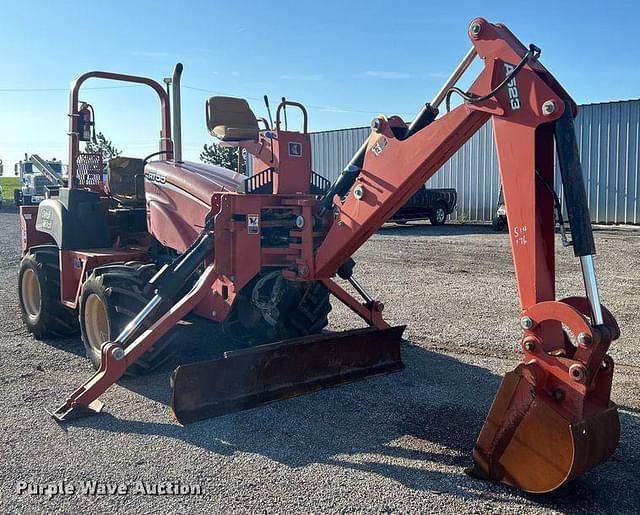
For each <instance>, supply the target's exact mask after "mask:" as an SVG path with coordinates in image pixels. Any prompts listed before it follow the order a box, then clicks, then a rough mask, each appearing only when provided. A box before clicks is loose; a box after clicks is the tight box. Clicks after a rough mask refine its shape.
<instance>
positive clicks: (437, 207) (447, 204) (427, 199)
mask: <svg viewBox="0 0 640 515" xmlns="http://www.w3.org/2000/svg"><path fill="white" fill-rule="evenodd" d="M457 202H458V193H457V192H456V190H455V189H454V188H440V189H427V188H426V187H424V186H423V187H422V188H420V189H419V190H418V191H417V192H416V193H415V194H414V195H413V197H411V198H410V199H409V200H408V201H407V203H406V204H405V205H404V206H402V207H401V208H400V209H398V211H396V213H395V214H394V215H393V216H392V217H391V218H390V219H389V222H396V223H399V224H406V223H407V222H409V221H411V220H427V219H429V220H431V224H432V225H442V224H444V223H445V222H446V221H447V216H449V215H450V214H451V213H452V212H453V210H454V209H455V207H456V203H457Z"/></svg>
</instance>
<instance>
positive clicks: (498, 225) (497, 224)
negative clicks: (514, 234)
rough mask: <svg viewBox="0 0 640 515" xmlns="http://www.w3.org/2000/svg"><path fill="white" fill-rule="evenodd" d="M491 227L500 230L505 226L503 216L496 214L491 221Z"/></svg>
mask: <svg viewBox="0 0 640 515" xmlns="http://www.w3.org/2000/svg"><path fill="white" fill-rule="evenodd" d="M491 227H493V230H494V231H496V232H502V231H504V230H505V228H506V227H507V221H506V220H505V219H504V218H503V217H501V216H497V217H495V218H494V219H493V221H492V222H491Z"/></svg>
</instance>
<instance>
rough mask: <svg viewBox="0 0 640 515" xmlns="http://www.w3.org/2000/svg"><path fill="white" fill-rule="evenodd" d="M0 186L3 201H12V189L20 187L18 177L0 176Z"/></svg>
mask: <svg viewBox="0 0 640 515" xmlns="http://www.w3.org/2000/svg"><path fill="white" fill-rule="evenodd" d="M0 186H2V198H3V199H4V201H5V202H11V203H13V190H17V189H19V188H20V177H0Z"/></svg>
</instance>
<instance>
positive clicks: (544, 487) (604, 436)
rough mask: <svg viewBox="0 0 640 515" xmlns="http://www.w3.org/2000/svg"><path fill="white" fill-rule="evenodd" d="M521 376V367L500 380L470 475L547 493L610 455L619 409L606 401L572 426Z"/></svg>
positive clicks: (548, 400) (617, 434) (530, 490)
mask: <svg viewBox="0 0 640 515" xmlns="http://www.w3.org/2000/svg"><path fill="white" fill-rule="evenodd" d="M524 375H526V370H524V367H523V366H520V367H518V368H517V369H516V370H515V371H514V372H509V373H507V374H506V375H505V377H504V379H503V380H502V384H501V385H500V388H499V389H498V393H497V394H496V397H495V399H494V401H493V404H492V406H491V410H490V411H489V415H488V416H487V420H486V421H485V423H484V426H483V427H482V431H481V432H480V436H479V437H478V441H477V442H476V447H475V449H474V450H473V459H474V461H475V464H474V467H473V469H472V470H471V471H470V473H471V474H472V475H475V476H477V477H481V478H483V479H488V480H491V481H497V482H502V483H505V484H508V485H511V486H514V487H516V488H519V489H521V490H524V491H526V492H531V493H546V492H551V491H553V490H556V489H557V488H560V487H561V486H562V485H564V484H566V483H568V482H569V481H571V480H572V479H574V478H576V477H578V476H580V475H581V474H583V473H584V472H586V471H588V470H589V469H591V468H593V467H594V466H596V465H597V464H599V463H602V462H604V461H605V460H606V459H607V458H608V457H609V456H611V454H612V453H613V451H614V450H615V448H616V446H617V444H618V439H619V437H620V422H619V420H618V411H617V407H616V405H615V404H614V403H612V402H610V403H609V406H608V407H606V408H605V409H602V410H600V411H598V412H597V413H595V414H593V415H591V416H589V417H587V418H585V419H583V420H580V421H577V422H576V421H574V422H571V421H570V420H569V419H568V418H566V417H565V416H563V415H562V414H561V413H560V412H559V411H558V410H557V409H556V408H555V407H554V406H553V404H554V401H553V399H551V398H550V397H547V396H545V395H543V394H539V395H537V394H536V391H535V388H534V386H533V385H532V384H531V382H530V381H529V380H527V379H526V378H525V377H523V376H524Z"/></svg>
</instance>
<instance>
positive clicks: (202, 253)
mask: <svg viewBox="0 0 640 515" xmlns="http://www.w3.org/2000/svg"><path fill="white" fill-rule="evenodd" d="M213 247H214V234H213V232H212V231H210V230H207V229H205V230H204V231H203V232H202V233H200V235H199V236H198V238H196V240H195V241H194V242H193V243H192V244H191V246H190V247H189V248H188V249H187V250H186V251H185V252H184V253H183V254H181V255H180V256H178V257H177V258H176V259H175V260H174V261H173V262H172V263H171V264H170V265H169V266H168V267H166V268H165V269H164V270H163V271H162V272H160V274H159V275H158V276H156V277H155V278H154V280H153V281H152V282H153V284H154V285H155V287H156V288H157V295H158V296H160V297H162V298H163V299H170V298H172V297H173V296H175V295H176V294H177V293H178V292H179V291H180V290H181V289H182V288H184V285H185V284H186V283H187V281H188V280H189V277H191V275H192V274H193V273H194V272H195V271H196V269H197V268H198V267H199V266H200V265H201V264H202V263H203V262H204V260H205V259H207V258H208V257H210V255H211V252H212V251H213Z"/></svg>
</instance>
